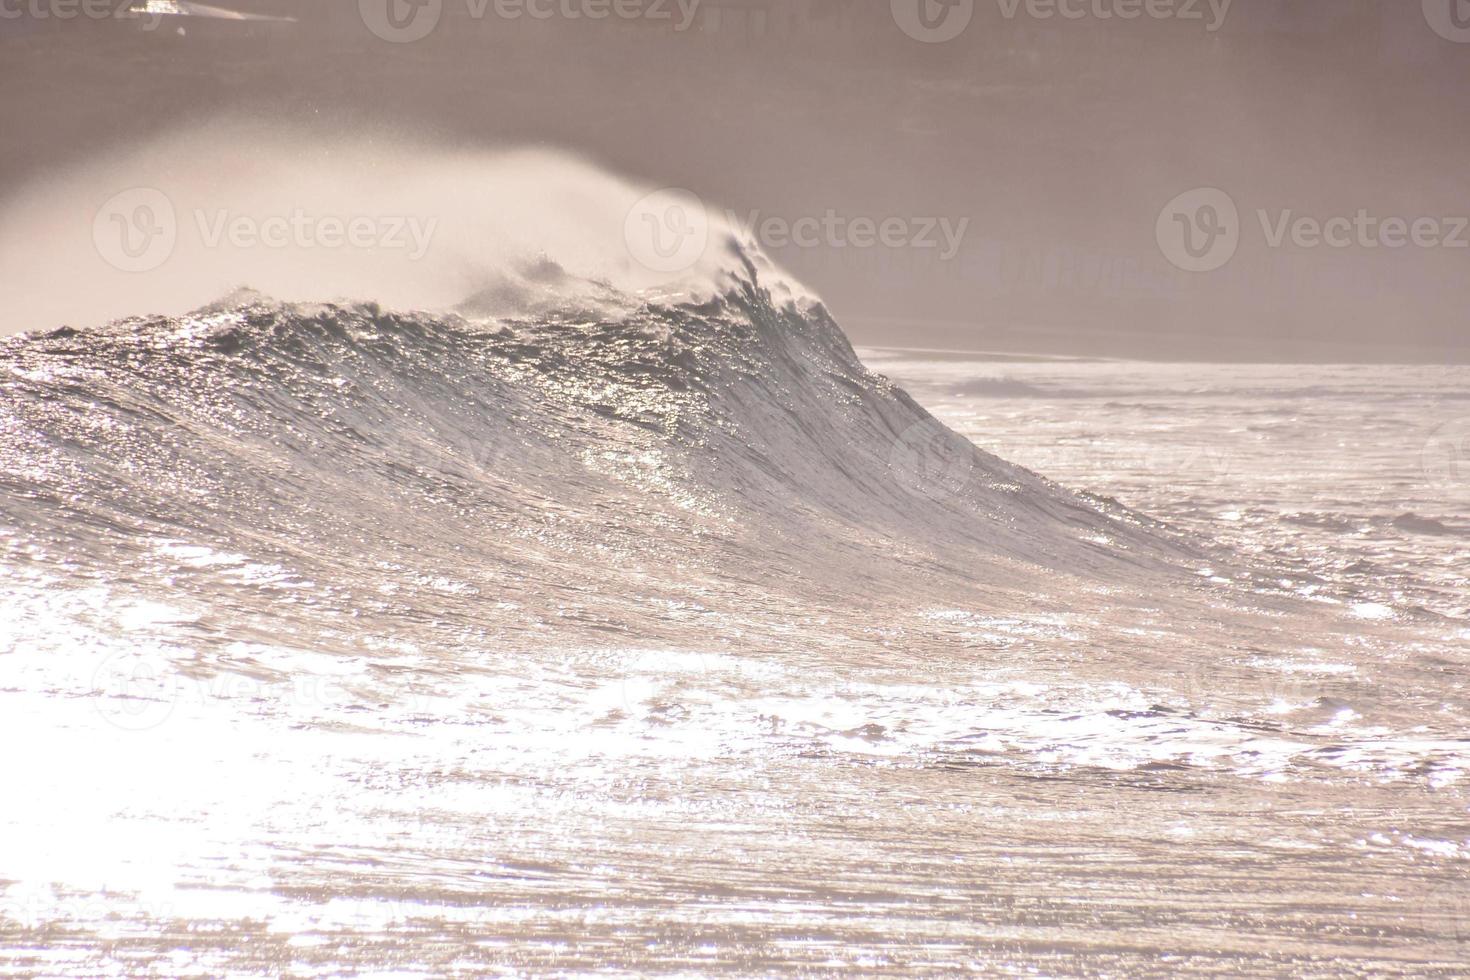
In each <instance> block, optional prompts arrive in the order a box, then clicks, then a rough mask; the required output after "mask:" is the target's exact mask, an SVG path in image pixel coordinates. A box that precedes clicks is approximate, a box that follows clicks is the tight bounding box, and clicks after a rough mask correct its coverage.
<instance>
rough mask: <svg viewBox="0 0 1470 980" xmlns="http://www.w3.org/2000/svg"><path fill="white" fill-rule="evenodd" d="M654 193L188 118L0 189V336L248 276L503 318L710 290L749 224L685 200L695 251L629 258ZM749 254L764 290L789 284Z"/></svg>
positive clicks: (265, 285) (188, 296)
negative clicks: (619, 298) (528, 310)
mask: <svg viewBox="0 0 1470 980" xmlns="http://www.w3.org/2000/svg"><path fill="white" fill-rule="evenodd" d="M656 189H657V188H656V187H655V185H652V184H649V185H645V186H640V185H638V184H635V183H634V182H632V181H630V180H626V179H623V178H620V177H617V176H614V175H613V174H611V173H608V172H607V171H606V170H603V169H600V168H598V167H596V166H594V165H593V164H591V163H589V162H587V161H585V160H581V159H578V158H577V157H575V156H573V155H571V154H568V153H563V152H557V151H553V150H548V149H539V148H537V149H531V148H510V149H505V150H500V151H490V150H477V151H470V150H454V149H450V148H446V147H444V146H442V145H435V144H433V143H431V142H415V141H412V140H405V139H401V138H393V137H391V136H389V135H387V134H386V133H379V134H371V133H366V134H364V133H357V134H353V135H350V136H348V135H343V136H340V137H337V138H330V139H324V138H322V136H321V134H320V133H317V134H314V135H311V136H308V135H307V134H306V133H304V132H297V133H293V132H292V131H291V130H290V129H289V128H283V127H280V126H278V125H268V124H265V123H261V122H248V121H238V120H237V121H233V122H220V123H216V124H213V125H209V126H206V127H190V128H187V129H182V130H180V131H178V132H175V133H173V134H170V135H168V136H165V137H161V138H157V139H153V140H150V141H147V142H145V143H143V144H142V145H138V146H134V147H131V148H129V149H127V150H124V151H121V152H115V153H109V154H107V155H106V156H105V157H102V158H98V159H96V160H93V161H91V162H90V163H87V164H84V165H77V166H74V167H71V168H66V169H64V170H63V171H62V172H60V173H58V174H56V175H53V176H51V177H49V178H47V179H46V180H43V181H34V182H32V183H30V184H28V185H26V186H25V187H23V188H21V189H19V190H15V191H13V192H12V193H11V194H10V195H9V197H8V199H7V200H6V201H5V203H4V205H3V208H0V290H3V291H4V294H5V296H6V303H5V306H4V309H3V310H0V318H3V319H0V333H7V332H15V331H17V330H24V329H32V330H34V329H47V328H51V327H55V326H59V325H61V324H70V325H72V326H95V325H98V324H100V323H104V322H106V321H108V320H111V319H116V318H118V317H121V316H125V315H132V314H138V313H163V314H176V313H182V312H184V311H186V310H190V309H194V308H197V307H199V306H203V305H204V304H206V303H209V302H212V301H214V300H216V299H219V298H220V297H221V296H224V295H226V294H227V293H229V292H230V291H231V290H234V289H237V288H241V287H249V288H252V289H256V290H259V291H261V292H262V293H265V294H267V295H270V296H273V297H277V298H280V299H285V300H300V301H330V300H339V299H346V300H354V301H359V302H361V301H368V300H373V301H377V302H380V303H383V304H385V305H387V306H390V307H393V308H397V309H421V310H443V309H447V308H449V307H453V306H455V305H458V304H460V303H463V302H465V301H466V300H470V299H475V300H477V301H478V302H479V304H480V305H481V306H484V305H485V304H490V305H491V306H494V307H495V308H497V309H502V310H505V311H509V310H512V309H517V308H523V307H524V306H525V304H528V303H530V304H534V303H535V302H537V301H538V300H540V299H545V298H547V295H549V294H547V290H554V295H555V296H556V297H558V298H559V299H560V300H564V299H565V298H566V295H567V292H568V290H569V289H570V288H571V283H572V282H574V281H578V282H582V283H583V284H584V285H583V287H582V288H584V289H585V290H586V291H587V292H588V293H589V294H590V293H592V292H594V291H595V290H596V289H599V288H600V289H604V290H615V291H618V292H624V293H635V292H638V291H640V290H646V289H659V290H663V291H665V292H667V293H669V294H673V293H676V292H680V293H687V294H692V293H696V292H697V293H698V294H700V295H703V296H705V297H709V296H713V295H714V294H716V293H717V292H718V291H720V290H721V289H723V288H725V286H726V285H727V283H724V282H722V276H723V274H724V271H725V269H726V268H727V267H728V266H730V265H731V264H734V262H735V260H734V255H735V253H734V251H733V247H734V246H735V244H736V243H738V242H739V241H742V240H745V239H748V236H749V232H748V230H747V229H742V228H739V227H738V226H736V225H734V224H732V223H731V222H730V221H729V220H728V219H727V217H726V215H725V214H724V213H722V212H721V211H720V210H719V209H718V208H716V207H715V206H714V205H713V204H711V205H710V206H708V207H704V206H703V202H700V201H698V200H697V199H696V200H695V202H694V207H693V208H691V212H690V215H689V217H688V220H689V221H690V222H691V227H690V229H689V230H690V232H691V234H692V233H693V232H696V231H697V233H698V235H699V239H698V242H695V243H693V246H692V247H694V248H697V249H698V251H697V252H691V253H690V256H689V257H688V261H678V262H675V263H673V264H672V265H661V264H660V263H659V262H658V261H657V256H656V255H653V256H651V257H650V261H647V262H645V261H640V257H639V256H638V255H636V254H635V253H634V252H633V251H631V250H630V249H629V246H628V239H627V236H628V234H629V233H630V230H629V223H630V222H636V221H638V220H640V218H641V217H642V216H641V215H639V214H637V213H636V208H637V205H638V203H639V201H640V199H643V198H645V196H646V195H649V194H650V193H653V192H655V190H656ZM651 217H654V218H656V217H658V215H652V216H651ZM633 230H634V231H638V230H640V229H637V228H634V229H633ZM680 230H681V229H674V232H677V231H680ZM674 232H670V240H671V243H672V241H673V237H672V236H673V233H674ZM751 254H756V253H751ZM760 261H762V263H763V264H764V271H765V273H766V281H767V283H768V285H770V286H772V287H778V288H779V287H780V285H781V284H782V283H786V284H787V285H788V286H792V285H794V283H792V282H791V281H790V280H789V279H786V278H785V277H784V276H782V275H780V274H778V273H777V271H776V270H775V268H774V267H773V266H771V265H770V264H769V263H767V262H765V260H764V258H763V257H762V258H761V259H760ZM662 270H669V271H662Z"/></svg>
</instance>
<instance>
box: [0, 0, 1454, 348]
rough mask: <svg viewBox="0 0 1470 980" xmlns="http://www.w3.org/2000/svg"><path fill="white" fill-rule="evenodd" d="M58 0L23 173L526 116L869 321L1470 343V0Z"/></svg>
mask: <svg viewBox="0 0 1470 980" xmlns="http://www.w3.org/2000/svg"><path fill="white" fill-rule="evenodd" d="M78 2H80V0H78ZM94 2H97V3H100V2H101V0H94ZM109 2H110V0H109ZM392 2H393V3H394V4H402V3H403V0H392ZM648 2H649V3H651V2H652V0H648ZM58 3H60V4H61V6H62V7H63V8H64V7H65V0H0V13H4V14H5V16H3V17H0V47H3V56H0V85H3V90H4V91H5V92H6V98H5V99H4V100H3V104H0V133H3V136H0V178H3V186H4V187H5V189H6V191H7V195H6V196H7V199H8V201H9V202H10V203H11V204H12V205H13V204H15V202H17V201H22V202H23V201H25V200H27V196H28V195H34V193H35V187H36V182H38V181H47V180H52V179H54V178H57V177H59V176H61V175H64V174H66V173H67V172H68V170H69V168H72V167H76V166H86V167H90V168H92V170H93V171H94V172H100V173H102V174H103V175H104V176H105V175H106V172H107V169H106V168H107V165H108V161H109V160H110V159H112V158H113V157H114V156H115V155H118V154H121V153H123V152H125V151H126V150H127V149H128V148H129V147H130V146H131V145H132V144H134V143H139V142H146V141H148V140H149V139H151V138H154V137H155V136H157V135H158V134H160V133H162V132H165V131H168V130H173V129H175V128H177V127H179V126H186V125H189V124H195V123H203V122H208V121H211V120H218V119H220V118H221V117H224V116H230V117H247V118H252V119H255V120H258V121H263V122H264V124H265V125H267V126H272V125H274V126H280V127H282V128H283V129H284V128H289V129H291V131H293V132H302V131H304V132H306V133H308V134H311V133H319V134H321V139H322V141H323V145H326V144H327V142H328V141H330V140H331V139H335V138H338V137H340V136H341V134H343V133H363V132H370V133H371V132H391V133H394V134H399V135H403V136H405V137H411V138H412V139H413V140H414V141H417V142H419V143H421V144H423V145H437V144H444V145H448V146H451V147H462V148H479V147H494V146H517V145H523V144H535V145H539V146H543V147H551V148H564V149H568V150H572V151H575V152H577V153H579V154H583V155H585V156H587V157H589V158H590V159H592V160H595V161H597V162H599V163H600V164H602V165H604V166H606V167H608V168H610V169H612V170H613V171H615V172H619V173H623V174H627V175H630V176H633V177H637V178H639V179H643V180H646V181H649V182H651V183H653V184H655V185H673V186H680V187H685V188H689V189H691V190H693V191H695V192H697V193H698V194H699V195H700V196H701V197H702V198H704V199H705V200H706V201H707V202H710V203H712V204H715V205H717V206H718V207H720V208H721V209H724V208H728V209H730V210H731V211H732V212H734V214H735V215H737V216H739V217H740V218H741V219H742V220H744V221H749V222H751V223H752V224H753V226H754V227H755V228H756V229H757V232H758V234H759V237H761V239H762V240H763V242H764V244H765V246H766V247H767V249H768V250H769V251H770V252H771V253H772V254H773V255H774V256H775V257H776V258H777V259H778V260H779V261H781V262H782V263H783V264H784V265H786V266H787V267H788V268H789V269H791V270H792V271H793V272H794V273H795V274H796V275H797V276H798V277H800V278H801V279H802V280H804V281H805V282H807V283H808V284H809V285H811V286H812V287H813V288H814V289H816V290H817V291H818V292H819V293H820V294H821V295H822V296H824V297H825V298H826V299H827V301H828V302H829V304H830V305H831V306H832V308H833V309H834V311H835V312H836V314H837V315H838V319H839V321H840V322H842V323H843V325H844V326H845V327H846V328H847V330H848V332H849V333H850V334H851V335H852V336H853V337H854V339H855V340H857V341H858V342H865V343H886V344H894V345H902V346H927V347H950V348H964V349H984V348H990V347H1004V348H1011V349H1015V348H1022V349H1025V348H1039V349H1046V350H1063V351H1076V352H1087V353H1101V352H1117V353H1123V354H1132V355H1145V356H1164V357H1169V356H1202V357H1231V358H1237V357H1243V358H1252V359H1274V358H1283V357H1295V356H1306V357H1317V358H1333V359H1336V358H1343V359H1370V360H1371V359H1402V358H1415V359H1429V360H1439V359H1456V360H1464V359H1466V358H1467V357H1470V327H1467V324H1466V321H1465V317H1466V314H1465V311H1466V310H1467V309H1470V285H1467V284H1470V275H1467V274H1466V272H1467V270H1470V229H1467V228H1466V224H1467V223H1470V221H1467V220H1466V218H1465V217H1464V216H1466V215H1470V175H1467V171H1466V168H1465V166H1464V161H1465V160H1466V159H1467V154H1466V150H1467V149H1470V146H1467V143H1470V84H1467V83H1470V10H1465V9H1464V8H1465V7H1466V6H1470V5H1467V4H1465V3H1463V2H1462V0H1442V2H1441V0H1424V2H1423V3H1422V4H1421V2H1420V0H1404V2H1396V3H1387V2H1382V3H1380V2H1367V0H1364V2H1352V0H1313V2H1305V0H1234V2H1233V3H1226V2H1224V0H1215V2H1214V3H1211V2H1209V0H1198V2H1195V0H1176V2H1168V0H1150V2H1145V0H1052V2H1047V0H1030V2H1027V0H973V2H969V0H953V2H952V3H949V4H941V3H939V2H937V0H892V2H891V3H890V0H881V2H877V0H874V2H869V0H851V2H848V3H839V2H825V3H824V2H819V0H811V2H801V0H790V2H782V0H769V2H759V0H749V2H740V3H731V2H726V3H716V2H715V0H702V2H700V3H698V4H695V3H694V2H693V0H685V3H684V5H683V6H680V4H679V3H677V2H675V0H660V2H659V3H658V4H657V6H653V7H649V6H647V5H646V4H641V3H634V0H621V2H620V3H619V5H618V6H617V7H616V8H614V6H613V4H612V0H554V2H553V0H488V2H487V3H486V4H481V3H479V2H478V0H427V3H426V4H425V5H424V6H421V7H418V8H415V7H409V6H407V5H404V6H400V7H398V8H397V10H396V13H397V15H398V16H396V17H394V18H391V19H390V18H388V16H387V14H388V13H389V10H388V8H387V7H386V4H387V3H388V0H362V3H357V2H355V0H354V2H343V0H332V2H331V3H327V2H325V0H315V2H312V3H310V4H308V3H304V2H298V0H239V2H237V3H235V4H234V6H236V7H239V8H240V9H248V10H251V11H257V12H274V13H284V14H289V15H293V16H295V17H297V18H298V20H297V22H296V23H294V24H291V25H282V26H278V27H272V26H271V25H264V24H257V25H250V24H222V23H219V22H202V21H198V20H181V19H166V20H164V21H162V22H161V23H160V25H159V27H158V28H157V29H155V30H151V31H147V30H139V29H137V28H136V26H132V25H129V24H126V23H121V22H117V21H114V20H100V19H92V18H88V17H85V16H79V17H73V18H71V19H69V20H62V19H60V18H58V17H57V16H55V14H56V13H57V12H58V7H57V4H58ZM375 3H376V4H377V6H375V5H374V4H375ZM1452 3H1457V4H1458V7H1455V6H1451V4H1452ZM527 4H529V7H528V6H527ZM921 4H922V5H923V6H922V7H921V6H920V5H921ZM1436 4H1440V6H1436ZM114 5H115V4H114ZM599 11H600V12H604V13H606V14H607V16H605V17H603V18H601V19H594V18H593V17H592V16H590V15H591V14H595V13H597V12H599ZM533 12H534V13H536V14H538V16H532V13H533ZM42 15H47V16H42ZM539 15H546V16H544V17H543V16H539ZM572 15H577V16H572ZM664 15H666V16H664ZM1461 15H1464V16H1461ZM426 16H427V17H429V18H430V20H428V21H425V20H423V19H422V18H423V17H426ZM1462 24H1463V25H1464V26H1463V27H1462V26H1461V25H1462ZM179 25H183V26H184V27H185V32H184V34H183V35H182V36H181V35H180V34H179V33H178V30H177V27H178V26H179ZM375 28H376V33H375V31H374V29H375ZM425 28H429V29H427V30H426V31H425V33H424V36H423V37H421V38H416V39H415V38H413V37H411V35H413V34H415V33H416V32H419V31H423V30H425ZM951 34H953V36H952V37H950V36H949V35H951ZM379 35H386V36H387V38H388V39H385V38H384V36H379ZM941 38H947V39H941ZM240 149H241V150H242V151H243V150H244V149H246V148H243V147H242V148H240ZM220 153H221V166H222V167H224V168H227V166H228V158H229V157H230V156H231V148H230V147H227V146H226V147H221V150H220ZM103 189H105V188H103V187H101V186H99V188H98V191H97V193H99V194H100V193H101V191H102V190H103ZM98 203H99V202H98V201H90V202H78V205H79V206H78V209H77V211H76V212H75V213H72V212H68V213H66V214H57V215H56V218H55V221H56V223H57V224H56V228H60V227H61V226H62V225H63V224H64V223H66V222H69V221H76V220H80V219H78V218H77V214H82V215H83V216H85V215H86V214H87V213H88V212H87V209H88V208H93V209H95V207H96V206H97V204H98ZM3 206H4V205H3V203H0V207H3ZM87 220H90V219H87ZM23 233H24V235H26V236H38V235H41V236H44V234H45V233H46V232H45V229H42V230H41V231H37V230H36V229H35V228H32V227H27V228H25V229H24V232H23ZM21 234H22V231H21V230H18V229H17V228H16V227H11V228H9V229H0V246H3V247H0V251H4V249H5V247H8V248H9V252H8V253H7V254H11V255H16V254H21V252H18V251H17V250H18V249H19V250H24V249H25V248H26V247H27V241H26V240H24V239H22V238H20V237H18V236H20V235H21ZM7 236H8V237H7ZM7 285H8V287H9V288H10V289H11V290H12V292H14V291H16V290H22V291H23V290H24V289H25V288H27V287H26V285H25V284H24V283H19V284H17V283H15V282H14V281H9V282H7ZM73 287H74V288H75V289H76V290H86V289H87V288H88V284H87V277H86V274H85V271H84V270H82V271H78V273H77V274H76V281H75V282H74V284H73ZM46 288H55V287H54V286H51V285H48V286H47V287H46ZM10 300H11V302H18V300H16V299H15V298H14V297H13V296H12V297H10ZM0 302H4V301H3V300H0ZM55 325H56V324H51V323H34V324H29V326H32V327H35V328H45V327H50V326H55Z"/></svg>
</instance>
